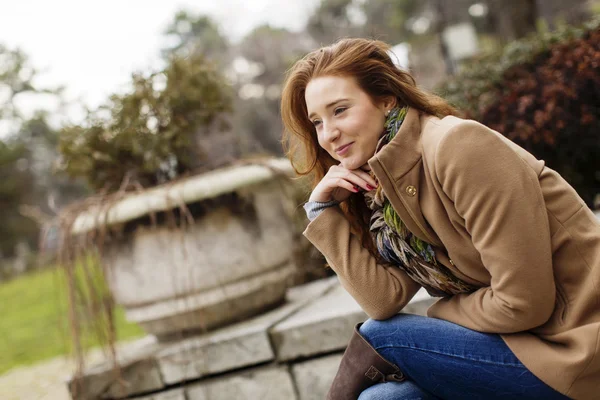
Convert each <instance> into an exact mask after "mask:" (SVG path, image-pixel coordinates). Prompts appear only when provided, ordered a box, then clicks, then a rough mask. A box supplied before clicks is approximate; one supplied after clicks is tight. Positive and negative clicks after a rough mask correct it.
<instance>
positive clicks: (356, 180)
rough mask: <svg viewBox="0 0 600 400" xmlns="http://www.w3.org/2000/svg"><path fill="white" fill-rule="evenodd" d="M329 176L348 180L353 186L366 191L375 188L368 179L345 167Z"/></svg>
mask: <svg viewBox="0 0 600 400" xmlns="http://www.w3.org/2000/svg"><path fill="white" fill-rule="evenodd" d="M331 177H332V178H334V179H344V180H345V181H348V182H350V183H351V184H352V185H353V186H357V187H359V188H362V189H363V190H366V191H370V190H373V189H374V188H375V186H373V185H371V184H370V183H369V182H368V181H366V180H365V179H363V178H362V177H360V176H358V174H357V173H355V172H354V171H350V170H347V169H344V170H339V171H336V172H335V173H333V174H332V176H331Z"/></svg>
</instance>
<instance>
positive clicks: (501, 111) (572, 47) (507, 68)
mask: <svg viewBox="0 0 600 400" xmlns="http://www.w3.org/2000/svg"><path fill="white" fill-rule="evenodd" d="M438 92H440V93H441V94H442V95H443V96H444V97H446V98H447V99H448V100H449V101H450V102H451V103H453V104H454V105H456V106H457V107H458V108H460V109H462V110H463V111H464V113H465V116H466V117H468V118H472V119H476V120H478V121H480V122H482V123H484V124H486V125H487V126H489V127H491V128H492V129H495V130H497V131H498V132H500V133H502V134H503V135H505V136H507V137H508V138H509V139H511V140H512V141H514V142H515V143H517V144H519V145H520V146H522V147H524V148H525V149H527V150H528V151H530V152H531V153H533V154H534V155H535V156H536V157H537V158H539V159H543V160H545V161H546V164H547V165H548V166H549V167H550V168H553V169H555V170H557V171H558V172H559V173H560V174H561V175H562V176H563V177H564V178H565V179H566V180H567V181H569V183H571V185H572V186H573V187H574V188H575V189H576V190H577V191H578V193H579V195H580V196H581V197H582V198H583V199H584V200H585V201H586V203H587V204H588V205H590V206H592V203H593V201H594V196H595V195H596V194H598V193H600V137H599V135H600V18H597V19H595V20H593V21H591V22H590V23H588V24H587V25H585V26H583V27H562V28H561V29H560V30H558V31H556V32H543V33H537V34H535V35H533V36H530V37H528V38H525V39H523V40H520V41H516V42H513V43H511V44H510V45H508V46H507V47H506V48H505V49H504V50H503V51H502V52H501V53H499V54H492V55H486V56H483V57H480V58H478V59H473V60H471V61H469V62H468V64H465V65H464V67H463V69H462V70H461V72H460V73H459V74H458V75H457V76H456V77H454V78H452V79H451V80H449V81H448V82H446V83H445V84H444V85H443V86H442V87H440V88H438Z"/></svg>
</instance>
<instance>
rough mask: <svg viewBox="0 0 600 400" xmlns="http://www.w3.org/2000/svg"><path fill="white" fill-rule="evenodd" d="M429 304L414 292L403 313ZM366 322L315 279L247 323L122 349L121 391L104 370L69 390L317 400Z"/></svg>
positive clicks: (342, 296) (335, 289) (167, 398)
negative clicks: (358, 327) (358, 328)
mask: <svg viewBox="0 0 600 400" xmlns="http://www.w3.org/2000/svg"><path fill="white" fill-rule="evenodd" d="M432 302H433V299H432V298H430V297H429V295H427V293H426V292H424V291H420V292H419V293H418V294H417V295H416V296H415V298H414V299H413V300H412V301H411V303H410V304H409V305H408V306H407V307H406V309H405V310H404V311H405V312H408V313H414V314H421V315H423V314H425V311H426V310H427V308H428V307H429V306H430V305H431V304H432ZM366 318H367V316H366V314H365V313H364V312H363V311H362V310H361V309H360V307H359V306H358V304H357V303H356V302H355V301H354V299H352V297H350V295H349V294H348V293H347V292H346V291H345V290H344V289H343V288H342V287H341V286H340V284H339V282H338V280H337V277H332V278H327V279H322V280H319V281H315V282H311V283H309V284H306V285H302V286H297V287H294V288H291V289H289V290H288V292H287V294H286V302H285V303H284V304H283V305H281V306H279V307H277V308H275V309H273V310H271V311H268V312H266V313H264V314H261V315H259V316H256V317H254V318H253V319H250V320H246V321H244V322H240V323H237V324H234V325H230V326H228V327H225V328H221V329H218V330H216V331H212V332H209V333H206V334H202V335H198V336H194V337H190V338H187V339H182V340H177V341H172V342H168V343H158V342H156V340H154V339H153V337H151V336H148V337H145V338H142V339H140V340H138V341H135V342H132V343H131V344H128V345H127V346H126V348H125V349H124V350H123V351H122V352H121V353H120V365H121V378H122V382H123V383H124V385H122V384H120V383H118V382H117V381H116V379H115V374H114V371H113V368H112V365H110V364H109V363H104V364H100V365H97V366H93V367H92V368H90V369H88V370H87V371H86V373H85V374H84V376H83V377H82V380H80V381H71V382H69V387H70V389H71V393H72V395H73V397H74V398H77V399H116V398H125V397H126V398H134V399H138V400H142V399H143V400H221V399H222V400H238V399H239V400H246V399H261V400H271V399H272V400H281V399H286V400H287V399H289V400H309V399H323V398H324V397H325V393H326V392H327V390H328V388H329V385H330V383H331V381H332V380H333V377H334V376H335V373H336V371H337V368H338V365H339V362H340V360H341V357H342V353H343V351H344V349H345V347H346V345H347V343H348V340H349V339H350V336H351V335H352V330H353V327H354V325H355V324H357V323H358V322H361V321H364V320H365V319H366ZM78 383H80V385H78ZM73 390H76V394H74V392H73Z"/></svg>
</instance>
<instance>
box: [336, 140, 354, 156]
mask: <svg viewBox="0 0 600 400" xmlns="http://www.w3.org/2000/svg"><path fill="white" fill-rule="evenodd" d="M353 144H354V142H351V143H348V144H345V145H343V146H340V147H338V148H337V149H335V152H336V153H337V154H338V155H340V156H341V155H344V154H345V153H347V152H348V150H349V149H350V146H352V145H353Z"/></svg>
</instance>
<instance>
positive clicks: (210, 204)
mask: <svg viewBox="0 0 600 400" xmlns="http://www.w3.org/2000/svg"><path fill="white" fill-rule="evenodd" d="M292 173H293V170H292V169H291V166H290V164H289V162H288V161H287V160H282V159H276V160H268V161H264V162H262V163H261V164H253V165H242V166H234V167H229V168H225V169H220V170H215V171H211V172H209V173H205V174H202V175H197V176H194V177H191V178H186V179H184V180H181V181H178V182H175V183H170V184H168V185H163V186H159V187H154V188H152V189H148V190H145V191H143V192H141V193H135V194H131V195H129V196H127V197H125V198H123V199H121V200H119V201H117V202H115V203H114V204H111V205H110V207H109V208H108V209H106V210H99V209H98V210H95V211H94V210H88V211H87V212H86V213H85V214H81V215H79V216H78V218H77V219H76V221H75V223H74V224H73V231H72V232H73V233H75V234H78V233H84V232H86V231H90V230H92V229H96V228H98V226H99V224H100V222H101V221H102V223H104V224H106V225H108V226H122V227H123V226H125V227H127V229H125V230H124V232H125V233H124V234H122V235H121V239H119V240H112V241H110V243H108V245H106V246H105V248H104V249H103V256H104V260H105V262H106V266H107V269H106V270H107V271H106V272H107V281H108V284H109V287H110V290H111V292H112V294H113V296H114V298H115V300H116V302H117V303H118V304H120V305H122V306H123V307H124V308H125V312H126V317H127V319H128V320H130V321H132V322H136V323H138V324H139V325H140V326H141V327H142V328H143V329H144V330H146V331H147V332H148V333H150V334H153V335H155V336H157V337H158V339H159V340H166V339H170V338H173V337H177V335H178V334H181V333H182V332H195V331H205V330H208V329H213V328H216V327H220V326H223V325H226V324H229V323H233V322H237V321H240V320H242V319H246V318H248V317H250V316H253V315H255V314H258V313H261V312H263V311H265V310H267V309H270V308H273V307H275V306H276V305H278V304H279V303H281V302H282V301H283V300H284V296H285V291H286V289H287V287H288V285H289V282H290V280H291V277H292V275H293V274H294V272H295V266H294V265H293V262H292V260H293V258H292V256H293V237H294V233H293V226H292V220H291V219H292V215H291V213H292V212H293V205H291V204H290V202H291V196H290V195H289V192H290V191H289V186H286V184H285V183H284V181H285V180H286V179H288V178H287V176H290V175H292ZM286 175H287V176H286ZM286 187H287V189H288V190H286ZM182 205H185V207H184V208H183V209H185V210H186V212H180V216H179V218H180V219H185V221H186V223H185V224H183V226H182V224H181V223H179V224H178V225H177V227H176V228H173V226H169V225H168V224H166V223H161V222H160V218H159V221H158V222H156V219H155V220H154V223H151V224H149V223H147V221H148V220H149V219H151V218H149V217H148V216H150V215H154V216H156V215H157V214H159V215H163V216H164V215H168V212H170V211H171V212H172V211H173V210H180V209H182V207H181V206H182ZM290 205H291V207H290ZM161 213H162V214H161ZM163 219H164V218H163ZM167 219H168V218H167ZM143 221H146V223H143Z"/></svg>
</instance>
